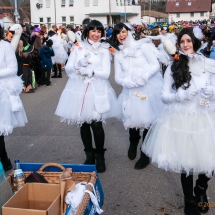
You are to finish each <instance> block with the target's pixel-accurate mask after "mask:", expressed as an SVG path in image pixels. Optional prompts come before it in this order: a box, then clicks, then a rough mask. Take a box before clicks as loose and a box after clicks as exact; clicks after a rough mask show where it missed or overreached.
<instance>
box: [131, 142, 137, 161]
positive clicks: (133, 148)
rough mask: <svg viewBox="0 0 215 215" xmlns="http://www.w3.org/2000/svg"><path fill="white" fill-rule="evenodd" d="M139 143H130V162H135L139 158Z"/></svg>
mask: <svg viewBox="0 0 215 215" xmlns="http://www.w3.org/2000/svg"><path fill="white" fill-rule="evenodd" d="M138 144H139V142H135V143H134V142H133V143H132V142H130V146H129V149H128V157H129V159H130V160H134V159H135V158H136V156H137V146H138Z"/></svg>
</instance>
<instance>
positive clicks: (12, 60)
mask: <svg viewBox="0 0 215 215" xmlns="http://www.w3.org/2000/svg"><path fill="white" fill-rule="evenodd" d="M5 44H6V45H5V47H4V49H5V53H3V57H4V61H5V64H6V65H7V67H6V68H4V69H0V78H3V77H7V76H11V75H16V74H17V70H18V67H17V60H16V56H15V52H14V49H13V48H12V46H11V45H10V44H9V43H8V44H7V43H5Z"/></svg>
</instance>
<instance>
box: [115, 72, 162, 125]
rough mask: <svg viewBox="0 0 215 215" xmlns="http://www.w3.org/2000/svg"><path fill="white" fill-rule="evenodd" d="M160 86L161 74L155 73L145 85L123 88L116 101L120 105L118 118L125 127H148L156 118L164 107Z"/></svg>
mask: <svg viewBox="0 0 215 215" xmlns="http://www.w3.org/2000/svg"><path fill="white" fill-rule="evenodd" d="M162 86H163V79H162V76H161V74H160V73H157V74H156V75H154V76H153V77H152V78H150V79H149V81H148V82H147V84H146V85H145V86H140V87H136V88H131V89H127V88H123V91H122V93H121V94H120V95H119V97H118V103H119V106H120V107H121V114H120V117H119V119H120V120H122V122H123V125H124V127H125V129H127V128H140V129H145V128H149V127H150V125H151V124H152V123H153V122H154V121H155V120H156V119H157V117H158V116H159V115H160V114H161V113H162V111H163V108H164V104H163V102H162V101H161V91H162ZM144 96H145V97H144ZM145 98H146V99H145Z"/></svg>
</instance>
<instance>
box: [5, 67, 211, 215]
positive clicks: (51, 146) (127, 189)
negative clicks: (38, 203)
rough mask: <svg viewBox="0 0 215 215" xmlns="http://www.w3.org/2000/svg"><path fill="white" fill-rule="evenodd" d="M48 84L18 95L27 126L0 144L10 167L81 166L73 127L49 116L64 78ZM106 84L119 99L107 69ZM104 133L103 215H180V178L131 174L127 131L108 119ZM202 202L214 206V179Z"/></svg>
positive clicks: (151, 171) (152, 171) (151, 170)
mask: <svg viewBox="0 0 215 215" xmlns="http://www.w3.org/2000/svg"><path fill="white" fill-rule="evenodd" d="M112 66H113V65H112ZM51 81H52V86H51V87H45V86H43V87H39V88H38V89H37V90H36V92H35V93H34V94H30V93H29V94H26V93H22V95H21V99H22V101H23V103H24V107H25V110H26V114H27V117H28V121H29V122H28V124H27V125H26V126H25V127H22V128H16V129H14V131H13V133H12V134H11V135H10V136H8V137H6V138H5V139H6V147H7V151H8V154H9V157H10V158H11V160H12V161H13V160H14V159H20V161H21V162H42V163H43V162H44V163H47V162H57V163H83V162H84V160H85V154H84V151H83V145H82V142H81V138H80V134H79V127H78V126H76V125H67V124H65V123H61V122H60V120H59V118H58V117H57V116H56V115H55V114H54V112H55V109H56V106H57V104H58V100H59V97H60V95H61V93H62V91H63V89H64V86H65V84H66V81H67V76H66V75H65V72H63V78H62V79H52V80H51ZM110 83H111V84H112V86H113V88H114V89H115V91H116V93H117V94H119V93H120V91H121V87H120V86H118V85H117V84H116V83H115V81H114V71H113V67H112V73H111V76H110ZM104 129H105V135H106V136H105V147H106V148H107V152H106V155H105V156H106V167H107V171H106V172H105V173H102V174H100V175H99V176H100V180H101V184H102V187H103V190H104V194H105V201H104V206H103V209H104V211H105V212H104V214H107V215H128V214H129V215H133V214H138V215H182V214H184V213H183V194H182V188H181V184H180V174H176V173H169V172H165V171H163V170H161V169H158V168H157V167H155V166H152V165H149V166H148V167H147V168H146V169H144V170H135V169H134V164H135V162H136V161H137V159H138V157H139V154H138V157H137V158H136V159H135V160H134V161H130V160H129V159H128V157H127V149H128V144H129V139H128V130H127V131H126V130H125V129H124V127H123V125H122V123H121V122H119V121H118V120H116V119H108V120H107V122H106V124H104ZM208 197H209V202H212V203H214V205H215V177H214V178H213V179H211V180H210V182H209V189H208ZM214 214H215V208H210V211H209V212H208V215H214Z"/></svg>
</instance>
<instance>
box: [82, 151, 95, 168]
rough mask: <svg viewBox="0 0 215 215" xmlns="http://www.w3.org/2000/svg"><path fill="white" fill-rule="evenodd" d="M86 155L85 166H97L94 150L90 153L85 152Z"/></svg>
mask: <svg viewBox="0 0 215 215" xmlns="http://www.w3.org/2000/svg"><path fill="white" fill-rule="evenodd" d="M84 151H85V154H86V157H87V158H86V160H85V162H84V164H92V165H94V164H95V150H94V149H92V150H90V151H87V150H84Z"/></svg>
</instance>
